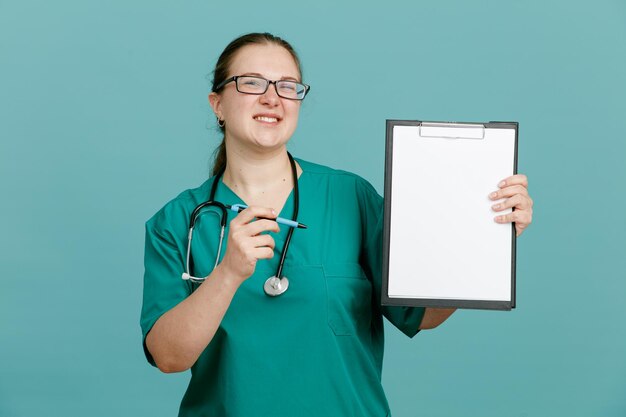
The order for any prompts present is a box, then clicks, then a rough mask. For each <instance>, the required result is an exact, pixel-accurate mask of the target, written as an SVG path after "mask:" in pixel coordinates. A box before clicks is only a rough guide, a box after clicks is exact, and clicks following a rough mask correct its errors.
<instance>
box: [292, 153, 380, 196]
mask: <svg viewBox="0 0 626 417" xmlns="http://www.w3.org/2000/svg"><path fill="white" fill-rule="evenodd" d="M296 160H297V161H298V163H299V164H300V167H302V171H303V172H306V174H307V175H309V176H310V177H311V178H312V179H313V180H314V181H317V182H324V183H328V184H329V185H332V186H333V187H339V188H344V189H345V188H348V189H353V190H354V191H355V192H356V193H357V194H358V195H359V196H362V197H366V198H371V199H380V198H381V197H380V195H379V194H378V192H377V191H376V189H375V188H374V187H373V186H372V184H370V183H369V181H367V180H366V179H365V178H363V177H361V176H360V175H357V174H355V173H353V172H349V171H344V170H341V169H335V168H331V167H328V166H326V165H320V164H316V163H313V162H309V161H304V160H302V159H299V158H296Z"/></svg>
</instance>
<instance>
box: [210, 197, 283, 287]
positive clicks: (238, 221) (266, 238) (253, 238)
mask: <svg viewBox="0 0 626 417" xmlns="http://www.w3.org/2000/svg"><path fill="white" fill-rule="evenodd" d="M276 216H277V214H276V212H275V211H274V210H273V209H271V208H265V207H255V206H250V207H248V208H246V209H245V210H243V211H242V212H241V213H239V214H238V215H237V217H235V218H234V219H233V220H232V221H231V222H230V227H229V231H228V241H227V247H226V253H225V254H224V258H223V259H222V262H220V264H219V265H218V267H219V268H220V269H222V270H223V271H224V273H226V274H227V276H229V277H233V278H235V279H236V280H237V281H238V282H237V284H241V283H242V282H243V281H245V280H246V279H248V278H249V277H250V276H251V275H252V274H253V273H254V269H255V267H256V263H257V261H258V260H259V259H270V258H272V257H273V256H274V246H275V242H274V238H273V237H272V236H270V235H269V234H264V233H262V232H276V233H278V232H279V231H280V229H279V227H278V223H276V222H275V221H274V220H269V219H275V218H276ZM255 218H256V219H257V220H255Z"/></svg>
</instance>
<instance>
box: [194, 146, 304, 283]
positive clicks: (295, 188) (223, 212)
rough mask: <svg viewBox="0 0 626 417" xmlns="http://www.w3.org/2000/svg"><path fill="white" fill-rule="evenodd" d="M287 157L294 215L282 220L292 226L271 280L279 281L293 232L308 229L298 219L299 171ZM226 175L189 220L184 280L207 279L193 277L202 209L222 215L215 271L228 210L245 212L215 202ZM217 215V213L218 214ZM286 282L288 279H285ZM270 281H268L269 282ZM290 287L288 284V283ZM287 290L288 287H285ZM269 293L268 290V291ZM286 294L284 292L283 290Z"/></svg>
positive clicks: (213, 185)
mask: <svg viewBox="0 0 626 417" xmlns="http://www.w3.org/2000/svg"><path fill="white" fill-rule="evenodd" d="M287 156H288V157H289V163H290V165H291V172H292V176H293V196H294V198H293V200H294V202H293V206H294V207H293V215H292V219H291V220H288V219H282V218H281V220H283V223H284V224H285V223H286V222H291V224H288V225H289V226H291V227H290V228H289V231H288V232H287V237H286V238H285V246H284V247H283V250H282V253H281V256H280V261H279V263H278V268H277V270H276V275H275V276H274V277H270V279H269V280H271V279H273V278H278V280H279V281H280V280H281V279H283V277H282V273H283V268H284V265H285V258H286V257H287V251H288V249H289V244H290V243H291V237H292V236H293V231H294V229H296V228H298V227H300V228H306V226H304V225H302V224H301V223H298V222H297V219H298V211H299V208H300V192H299V189H298V171H297V169H296V163H295V161H294V159H293V157H292V156H291V154H290V153H289V152H287ZM223 175H224V169H222V170H221V171H220V172H219V173H218V174H217V175H216V176H215V178H214V179H213V184H212V185H211V193H210V195H209V199H208V200H207V201H205V202H203V203H201V204H199V205H198V206H196V208H195V209H194V210H193V211H192V213H191V216H190V219H189V233H188V235H187V256H186V259H185V261H186V262H185V264H186V265H185V266H186V268H185V272H183V274H182V278H183V279H184V280H189V281H192V282H195V283H202V282H204V280H205V279H206V277H195V276H193V275H192V271H193V269H194V268H193V265H194V263H193V256H192V254H191V241H192V238H193V229H194V226H195V224H196V221H197V220H198V218H200V216H201V215H202V214H204V213H207V211H205V212H201V211H202V209H204V208H206V207H217V208H218V209H219V210H220V212H221V213H220V214H221V215H220V214H218V216H219V217H220V240H219V245H218V250H217V256H216V258H215V265H214V266H213V269H215V267H216V266H217V265H218V264H219V261H220V256H221V251H222V243H223V240H224V231H225V228H226V221H227V219H228V214H227V210H229V209H230V210H233V211H236V212H239V211H241V210H243V209H244V208H245V206H244V205H242V204H234V205H233V206H226V205H224V204H222V203H220V202H219V201H215V193H216V191H217V184H218V183H219V180H220V179H221V178H222V176H223ZM216 214H217V213H216ZM284 279H285V280H286V278H284ZM269 280H268V281H269ZM287 285H288V282H287ZM285 290H286V287H285ZM266 292H267V289H266ZM283 292H284V290H283ZM280 294H282V292H279V293H276V294H269V293H268V295H280Z"/></svg>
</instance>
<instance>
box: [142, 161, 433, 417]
mask: <svg viewBox="0 0 626 417" xmlns="http://www.w3.org/2000/svg"><path fill="white" fill-rule="evenodd" d="M296 160H297V161H298V164H299V165H300V167H301V168H302V174H301V175H300V178H299V180H298V184H299V188H300V210H299V214H298V220H299V221H300V222H302V223H305V224H307V226H308V229H306V230H296V231H295V232H294V234H293V237H292V241H291V245H290V247H289V253H288V254H287V258H286V260H285V267H284V272H283V274H284V275H285V276H286V277H288V278H289V281H290V286H289V290H288V291H287V292H286V293H284V294H283V295H281V296H280V297H269V296H267V295H266V294H265V293H264V292H263V284H264V282H265V280H266V279H267V278H268V277H270V276H272V275H273V274H274V273H275V272H276V267H277V265H278V262H279V254H280V252H281V251H282V247H283V244H284V240H285V237H286V234H287V227H284V226H283V227H281V231H280V233H278V234H273V236H274V239H275V241H276V250H275V255H274V257H273V258H272V259H268V260H259V261H258V262H257V266H256V269H255V272H254V274H253V275H252V276H251V277H250V278H248V279H247V280H246V281H244V282H243V284H242V285H241V286H240V287H239V289H238V290H237V292H236V294H235V296H234V297H233V300H232V302H231V304H230V307H229V308H228V310H227V312H226V314H225V316H224V318H223V320H222V322H221V324H220V327H219V329H218V331H217V332H216V334H215V336H214V338H213V340H212V341H211V342H210V343H209V345H208V346H207V347H206V349H205V351H204V352H203V353H202V354H201V356H200V357H199V359H198V361H197V362H196V363H195V364H194V366H193V367H192V369H191V371H192V376H191V380H190V383H189V387H188V388H187V391H186V393H185V396H184V398H183V400H182V403H181V406H180V414H179V415H180V416H232V417H244V416H245V417H249V416H272V417H281V416H294V415H298V416H303V417H306V416H315V417H318V416H339V415H340V416H381V417H382V416H387V415H389V407H388V404H387V400H386V398H385V394H384V391H383V389H382V385H381V368H382V357H383V344H384V342H383V324H382V315H385V316H386V317H387V318H388V319H389V320H390V321H391V322H392V323H393V324H394V325H395V326H396V327H398V328H399V329H400V330H401V331H403V332H404V333H406V334H407V335H409V336H411V337H412V336H413V335H415V334H416V333H417V332H418V328H419V324H420V322H421V319H422V317H423V314H424V310H423V309H421V308H404V307H380V281H381V261H382V259H381V256H382V221H383V216H382V198H381V197H380V196H379V195H378V194H377V193H376V191H375V190H374V189H373V187H372V186H371V185H370V184H369V183H368V182H367V181H365V180H363V179H362V178H360V177H359V176H357V175H354V174H351V173H348V172H345V171H338V170H333V169H330V168H328V167H324V166H321V165H317V164H312V163H309V162H305V161H302V160H300V159H296ZM211 183H212V179H209V180H208V181H207V182H205V183H204V184H203V185H202V186H200V187H199V188H196V189H193V190H188V191H185V192H183V193H182V194H181V195H179V196H178V197H176V198H175V199H174V200H172V201H170V202H169V203H168V204H167V205H166V206H165V207H163V208H162V209H161V210H160V211H159V212H158V213H157V214H155V216H153V217H152V218H151V219H150V220H149V221H148V222H147V223H146V252H145V276H144V304H143V308H142V315H141V326H142V331H143V336H144V349H145V336H146V335H147V333H148V332H149V331H150V329H151V328H152V326H153V325H154V323H155V322H156V320H158V318H159V317H160V316H161V315H162V314H164V313H165V312H167V311H168V310H169V309H171V308H172V307H174V306H175V305H176V304H178V303H179V302H181V301H182V300H184V299H185V298H186V297H188V296H189V295H190V294H191V292H192V291H194V290H195V288H197V286H198V285H199V284H191V283H189V282H185V281H183V280H182V279H181V278H180V275H181V272H182V270H183V268H184V266H183V265H184V259H183V258H184V256H185V250H186V247H185V244H186V233H187V223H188V218H189V214H190V213H191V211H192V210H193V208H194V207H195V206H196V205H197V204H199V203H201V202H202V201H204V200H206V198H207V196H208V195H209V191H210V185H211ZM216 200H218V201H220V202H222V203H224V204H236V203H244V202H243V201H241V199H240V198H239V197H238V196H237V195H236V194H235V193H234V192H233V191H232V190H230V189H229V188H228V187H227V186H225V185H224V184H223V183H222V182H221V181H220V183H219V185H218V187H217V191H216ZM292 212H293V191H292V193H291V194H290V195H289V197H288V198H287V201H286V202H285V205H284V207H283V208H282V210H281V214H280V215H281V216H282V217H286V218H290V216H291V213H292ZM228 215H229V220H228V222H230V220H231V219H232V218H234V216H235V215H236V214H235V213H231V212H229V214H228ZM218 227H219V219H218V218H217V216H213V215H211V214H207V215H204V216H203V218H202V220H201V221H200V224H199V225H198V226H197V227H196V230H195V231H194V239H193V247H192V251H193V256H194V259H195V260H196V262H195V264H196V270H197V272H196V273H197V274H198V276H204V275H206V274H208V273H209V272H210V269H211V267H212V266H213V265H214V263H215V259H214V256H215V254H216V253H217V251H216V249H217V244H218V240H219V236H218V233H219V232H218ZM226 233H228V231H227V232H226ZM227 245H228V242H227V241H225V242H224V249H223V250H222V256H223V254H224V253H225V251H226V248H227ZM212 257H213V258H212ZM145 352H146V356H147V358H148V360H149V361H150V363H152V364H153V365H154V361H153V359H152V357H151V356H150V353H149V352H148V351H147V349H145Z"/></svg>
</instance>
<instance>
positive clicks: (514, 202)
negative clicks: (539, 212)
mask: <svg viewBox="0 0 626 417" xmlns="http://www.w3.org/2000/svg"><path fill="white" fill-rule="evenodd" d="M532 207H533V200H531V198H530V197H525V196H523V195H521V194H515V195H514V196H513V197H511V198H507V199H506V200H504V201H503V202H501V203H496V204H494V205H493V206H491V208H492V209H493V211H502V210H506V209H510V208H516V209H518V210H528V209H530V208H532Z"/></svg>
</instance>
